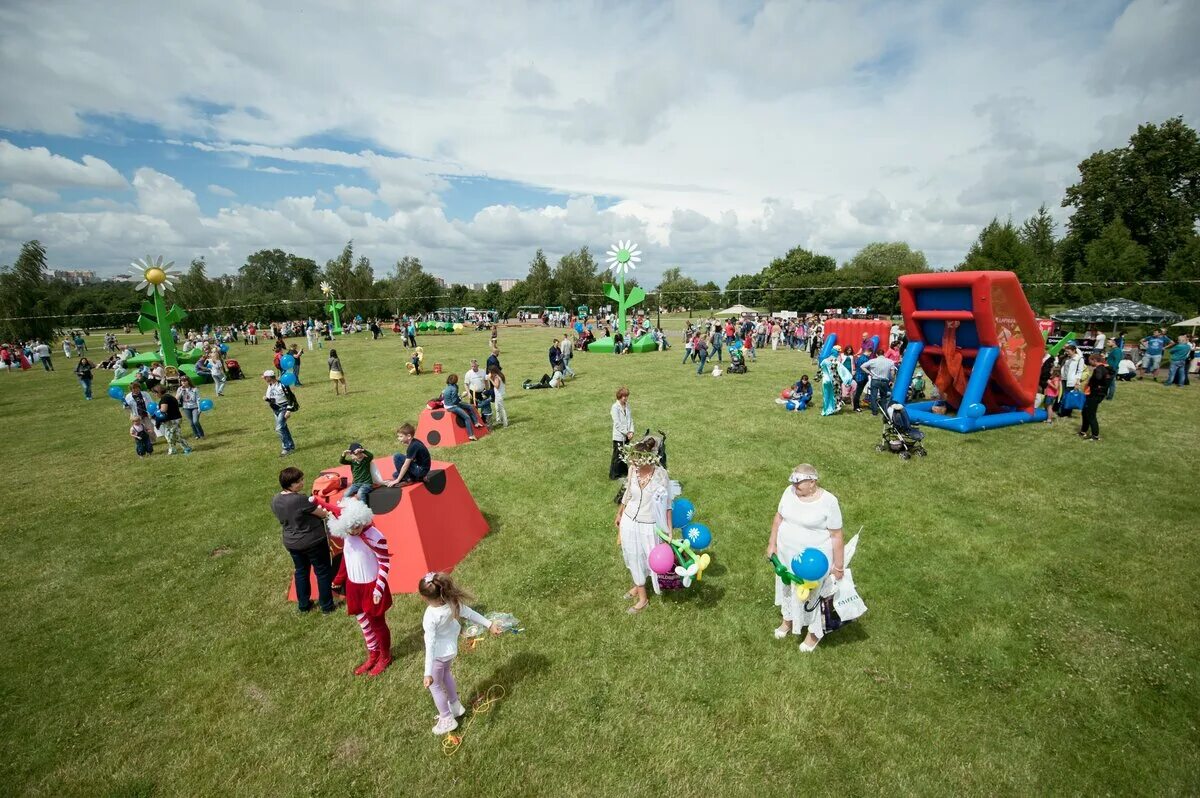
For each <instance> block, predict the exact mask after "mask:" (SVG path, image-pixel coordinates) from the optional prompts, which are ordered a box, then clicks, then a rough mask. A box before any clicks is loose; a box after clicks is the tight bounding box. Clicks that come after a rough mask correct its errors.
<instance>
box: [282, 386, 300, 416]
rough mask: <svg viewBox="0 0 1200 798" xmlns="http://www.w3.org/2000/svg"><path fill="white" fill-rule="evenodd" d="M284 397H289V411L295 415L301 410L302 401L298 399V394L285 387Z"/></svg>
mask: <svg viewBox="0 0 1200 798" xmlns="http://www.w3.org/2000/svg"><path fill="white" fill-rule="evenodd" d="M283 395H284V396H286V397H287V403H288V410H290V411H291V412H293V413H295V412H297V411H299V410H300V400H299V399H297V398H296V394H294V393H292V389H291V388H289V387H288V386H286V385H285V386H283Z"/></svg>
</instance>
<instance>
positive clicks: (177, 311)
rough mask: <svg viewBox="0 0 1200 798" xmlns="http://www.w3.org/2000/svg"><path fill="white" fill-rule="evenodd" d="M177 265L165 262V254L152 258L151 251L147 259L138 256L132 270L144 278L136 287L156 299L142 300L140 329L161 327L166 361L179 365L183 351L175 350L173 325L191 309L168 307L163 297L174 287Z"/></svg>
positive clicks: (159, 332) (148, 330)
mask: <svg viewBox="0 0 1200 798" xmlns="http://www.w3.org/2000/svg"><path fill="white" fill-rule="evenodd" d="M174 265H175V263H174V261H168V262H167V263H163V259H162V256H159V257H157V258H152V257H150V256H149V255H147V256H146V257H145V259H141V258H139V259H138V260H135V261H134V262H133V264H132V265H131V266H130V271H131V272H132V273H133V276H134V277H135V278H138V277H140V278H141V282H140V283H138V284H137V288H136V289H135V290H138V291H145V292H146V296H148V297H150V298H151V299H152V300H153V302H143V303H142V307H141V311H142V312H141V315H140V316H138V330H140V331H141V332H143V333H148V332H150V331H151V330H154V329H157V330H158V343H159V345H160V346H161V347H162V359H163V365H164V366H171V367H174V368H178V367H179V353H178V352H177V351H176V350H175V337H174V336H173V335H172V334H171V327H172V325H175V324H178V323H179V322H181V321H183V320H184V319H186V318H187V313H185V312H184V310H183V308H181V307H179V306H178V305H172V306H171V309H170V310H169V311H168V310H167V306H166V303H165V302H164V301H163V300H164V298H165V297H166V295H167V292H168V291H170V290H171V289H172V288H174V285H173V283H172V282H171V280H172V279H173V276H172V274H171V267H172V266H174Z"/></svg>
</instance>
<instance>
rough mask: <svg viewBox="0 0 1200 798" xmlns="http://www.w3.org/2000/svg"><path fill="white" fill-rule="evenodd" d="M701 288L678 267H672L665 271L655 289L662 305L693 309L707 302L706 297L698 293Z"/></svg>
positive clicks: (669, 307) (670, 307)
mask: <svg viewBox="0 0 1200 798" xmlns="http://www.w3.org/2000/svg"><path fill="white" fill-rule="evenodd" d="M699 288H700V286H699V285H697V283H696V281H695V280H693V279H692V278H691V277H685V276H684V274H683V272H682V271H680V270H679V269H678V268H671V269H667V270H666V271H665V272H663V276H662V279H661V280H660V281H659V283H658V288H656V289H654V290H655V291H656V292H657V293H658V302H659V304H660V305H661V306H662V307H665V308H668V309H672V310H673V309H675V308H687V309H689V310H691V309H692V308H694V307H696V306H697V305H700V304H703V303H704V302H705V298H704V297H703V296H701V295H699V294H697V293H696V291H698V290H699Z"/></svg>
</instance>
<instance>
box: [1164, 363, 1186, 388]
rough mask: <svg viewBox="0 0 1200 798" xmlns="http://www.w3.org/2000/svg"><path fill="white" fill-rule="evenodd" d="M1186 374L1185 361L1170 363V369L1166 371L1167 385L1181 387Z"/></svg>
mask: <svg viewBox="0 0 1200 798" xmlns="http://www.w3.org/2000/svg"><path fill="white" fill-rule="evenodd" d="M1186 374H1187V361H1186V360H1176V361H1172V362H1171V366H1170V368H1169V369H1168V370H1167V383H1166V384H1167V385H1178V386H1180V387H1183V385H1184V382H1185V380H1184V377H1185V375H1186Z"/></svg>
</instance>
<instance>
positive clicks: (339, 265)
mask: <svg viewBox="0 0 1200 798" xmlns="http://www.w3.org/2000/svg"><path fill="white" fill-rule="evenodd" d="M322 277H323V278H324V279H325V280H328V281H329V283H330V284H331V285H332V286H333V290H334V296H336V297H337V298H338V299H340V300H342V301H343V302H346V310H344V311H342V317H343V318H348V316H347V314H350V315H361V316H363V317H370V316H373V315H376V314H377V313H378V312H379V311H380V310H381V308H380V306H378V305H377V303H375V302H373V301H372V300H374V299H375V298H376V292H375V272H374V270H373V269H372V268H371V261H370V260H369V259H367V257H366V256H363V257H360V258H359V259H358V261H357V262H355V260H354V242H353V241H348V242H346V246H345V247H343V248H342V254H341V255H339V256H338V257H336V258H334V259H333V260H329V261H326V262H325V271H324V273H323V274H322ZM347 300H359V301H357V302H354V301H347Z"/></svg>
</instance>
